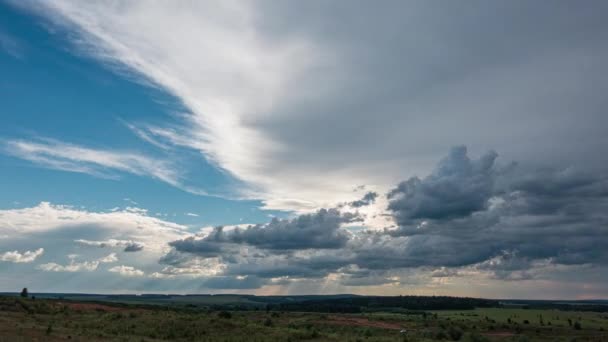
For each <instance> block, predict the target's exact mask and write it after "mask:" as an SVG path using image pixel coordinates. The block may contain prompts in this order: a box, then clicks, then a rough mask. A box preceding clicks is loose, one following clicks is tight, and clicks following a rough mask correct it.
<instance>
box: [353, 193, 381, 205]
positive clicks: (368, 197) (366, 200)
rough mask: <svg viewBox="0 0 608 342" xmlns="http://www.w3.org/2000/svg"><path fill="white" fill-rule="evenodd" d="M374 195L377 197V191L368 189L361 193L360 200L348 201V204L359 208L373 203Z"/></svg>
mask: <svg viewBox="0 0 608 342" xmlns="http://www.w3.org/2000/svg"><path fill="white" fill-rule="evenodd" d="M376 197H378V193H376V192H373V191H370V192H367V193H366V194H365V195H363V198H361V199H360V200H356V201H353V202H350V203H349V204H348V205H350V206H351V207H353V208H361V207H364V206H366V205H370V204H372V203H374V201H376Z"/></svg>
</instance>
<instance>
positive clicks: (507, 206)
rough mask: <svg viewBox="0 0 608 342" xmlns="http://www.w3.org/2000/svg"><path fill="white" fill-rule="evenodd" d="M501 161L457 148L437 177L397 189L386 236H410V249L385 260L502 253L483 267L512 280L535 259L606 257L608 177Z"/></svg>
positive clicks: (448, 259) (450, 261) (464, 260)
mask: <svg viewBox="0 0 608 342" xmlns="http://www.w3.org/2000/svg"><path fill="white" fill-rule="evenodd" d="M495 158H496V155H495V154H494V153H491V154H488V155H486V156H484V157H482V158H480V159H479V160H476V161H471V160H470V159H469V158H468V157H467V156H466V150H464V149H456V150H452V152H451V153H450V156H449V157H448V158H446V159H444V160H443V161H442V162H441V163H440V164H439V166H438V167H437V169H436V170H435V171H434V172H433V174H432V175H431V176H429V177H427V178H425V179H424V180H419V179H417V178H416V179H414V180H412V179H410V180H408V181H406V182H405V183H401V184H400V185H399V186H398V187H397V188H396V189H394V190H393V191H391V193H390V194H389V198H390V199H391V202H390V204H389V210H390V212H391V213H392V215H393V216H394V217H395V220H396V222H397V223H398V225H399V227H398V228H397V229H395V230H387V233H388V234H389V235H392V236H393V237H398V238H404V237H405V238H406V240H404V242H405V243H406V244H407V248H404V249H403V251H402V252H401V253H399V254H396V255H395V257H396V258H397V259H398V260H394V261H393V262H390V261H386V262H385V264H389V263H392V264H400V265H409V266H416V265H419V266H427V265H431V266H464V265H471V264H476V263H482V262H485V261H487V260H490V259H491V258H494V257H499V256H500V257H501V258H502V259H501V260H502V262H498V263H493V264H492V268H489V267H487V266H485V267H484V268H483V269H492V270H495V271H497V272H498V270H501V272H503V276H502V277H506V274H508V273H509V271H513V270H514V269H513V267H514V266H515V265H519V267H522V268H526V267H531V266H530V265H531V263H532V262H533V261H534V260H546V261H547V262H550V263H554V264H605V263H606V262H608V252H606V250H605V248H602V247H601V246H603V245H605V244H606V243H608V191H607V189H608V187H607V184H608V183H607V181H608V180H607V179H606V177H605V176H603V175H600V174H596V175H592V174H588V173H585V172H580V171H577V170H575V169H573V168H567V169H562V170H559V169H547V168H545V169H540V170H529V169H525V168H522V167H521V166H518V165H514V164H511V165H509V166H508V167H506V168H502V169H500V168H497V167H496V165H495V163H494V159H495ZM463 170H464V171H463ZM391 243H394V241H391ZM372 246H373V245H372ZM362 250H365V249H362ZM387 250H389V248H385V249H384V253H386V252H387ZM372 251H373V253H364V254H361V255H360V258H363V260H365V261H366V262H367V263H371V264H372V265H374V266H376V267H380V266H381V265H382V262H381V261H380V260H382V259H383V258H382V257H380V256H379V254H376V253H382V252H383V251H382V250H376V249H375V248H374V247H372ZM513 255H516V256H517V258H515V257H513ZM516 261H517V263H516Z"/></svg>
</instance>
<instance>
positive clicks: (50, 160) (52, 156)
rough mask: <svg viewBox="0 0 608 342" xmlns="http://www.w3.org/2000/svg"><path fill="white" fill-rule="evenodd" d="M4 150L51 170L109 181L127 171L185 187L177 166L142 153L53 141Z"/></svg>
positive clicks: (25, 143) (7, 144)
mask: <svg viewBox="0 0 608 342" xmlns="http://www.w3.org/2000/svg"><path fill="white" fill-rule="evenodd" d="M3 150H4V152H5V153H7V154H10V155H12V156H15V157H18V158H22V159H25V160H29V161H31V162H33V163H36V164H39V165H41V166H43V167H48V168H51V169H58V170H63V171H70V172H80V173H87V174H90V175H93V176H97V177H105V178H117V177H118V174H117V171H118V172H127V173H132V174H135V175H138V176H148V177H152V178H156V179H158V180H160V181H162V182H165V183H168V184H170V185H173V186H176V187H180V188H181V187H182V186H181V183H180V175H179V174H178V172H177V171H176V170H175V167H174V166H172V165H171V164H170V163H168V162H166V161H161V160H158V159H157V158H152V157H148V156H145V155H142V154H139V153H133V152H124V151H112V150H102V149H92V148H87V147H82V146H77V145H72V144H68V143H64V142H60V141H56V140H49V139H44V140H41V141H27V140H9V141H6V142H5V144H4V148H3Z"/></svg>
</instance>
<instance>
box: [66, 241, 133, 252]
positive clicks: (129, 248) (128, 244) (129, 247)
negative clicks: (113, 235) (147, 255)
mask: <svg viewBox="0 0 608 342" xmlns="http://www.w3.org/2000/svg"><path fill="white" fill-rule="evenodd" d="M74 242H76V243H79V244H81V245H84V246H94V247H100V248H107V247H122V248H124V249H123V251H124V252H139V251H141V250H143V249H144V247H145V244H144V243H141V242H136V241H132V240H116V239H109V240H105V241H90V240H84V239H78V240H74Z"/></svg>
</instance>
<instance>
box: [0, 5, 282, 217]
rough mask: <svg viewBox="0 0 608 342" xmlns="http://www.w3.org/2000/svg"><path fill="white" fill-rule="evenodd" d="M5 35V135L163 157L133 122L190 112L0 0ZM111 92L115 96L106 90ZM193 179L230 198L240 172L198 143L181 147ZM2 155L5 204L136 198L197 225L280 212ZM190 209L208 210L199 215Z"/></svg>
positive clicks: (97, 204) (94, 205)
mask: <svg viewBox="0 0 608 342" xmlns="http://www.w3.org/2000/svg"><path fill="white" fill-rule="evenodd" d="M0 32H2V34H3V36H4V37H6V38H5V39H7V40H8V39H10V41H12V42H14V47H13V48H7V49H13V50H14V51H13V50H3V53H2V55H1V56H0V58H1V59H0V61H1V63H0V68H1V69H0V73H1V74H2V75H3V77H2V80H1V81H0V82H1V85H0V86H1V87H2V93H1V95H0V96H1V97H2V103H3V112H4V113H5V115H3V116H2V127H1V128H0V134H1V135H2V137H3V139H21V138H24V139H28V140H40V139H56V140H57V139H58V140H61V141H63V142H69V143H71V144H76V145H85V146H88V147H94V148H100V149H110V150H112V149H118V150H126V151H137V152H138V153H145V154H149V155H151V156H154V158H164V157H165V156H164V155H163V151H162V150H161V151H159V149H158V148H156V147H155V146H154V145H150V144H149V143H146V142H145V141H142V140H141V139H140V138H138V137H137V136H136V135H135V134H133V132H132V131H131V130H130V129H129V127H128V124H129V123H136V122H139V121H142V120H146V122H170V121H171V120H172V116H173V114H174V113H179V112H182V111H184V108H183V106H182V105H181V102H180V101H179V99H176V98H175V97H174V96H171V95H170V94H167V93H166V92H164V91H162V89H158V88H153V87H150V86H146V85H144V84H142V82H137V80H136V79H135V78H133V77H131V78H129V77H125V76H124V75H120V74H117V73H116V72H114V71H113V70H112V68H111V67H109V66H108V65H104V64H102V63H99V61H96V60H94V59H92V58H89V57H88V56H86V55H85V54H84V53H82V52H80V51H78V50H76V48H75V46H74V44H73V43H72V42H71V41H70V40H69V39H68V37H69V32H65V31H62V30H56V31H55V30H53V31H50V30H49V27H48V24H47V23H45V22H44V21H43V20H42V19H40V18H38V17H35V16H33V15H32V14H30V13H24V12H23V11H19V10H15V9H14V8H13V7H11V6H10V5H8V4H6V3H2V26H1V27H0ZM110 98H111V99H113V100H112V101H108V99H110ZM175 154H176V155H178V158H179V159H180V162H181V163H183V164H184V167H185V168H187V169H188V170H189V171H188V172H189V173H190V172H191V173H190V174H189V175H188V177H189V179H190V180H191V181H192V183H193V184H196V185H197V186H199V187H201V188H204V189H206V190H207V191H209V192H216V193H218V194H225V195H226V196H223V197H230V195H231V193H230V192H231V189H230V187H232V186H236V184H237V183H238V181H237V180H235V179H234V178H233V177H231V176H230V175H228V174H227V173H225V172H222V171H220V170H218V168H217V167H214V166H213V165H210V164H209V163H207V162H206V161H205V159H204V158H201V157H200V155H198V154H197V153H196V152H194V151H190V150H185V149H182V150H180V151H177V152H175ZM0 158H1V160H2V165H3V168H2V188H3V189H5V191H3V192H2V194H1V195H0V196H1V197H0V201H1V204H2V207H3V208H13V207H22V206H31V205H36V204H38V203H39V202H40V201H49V202H53V203H61V204H68V205H74V206H86V207H87V208H91V209H94V210H103V209H110V208H114V207H124V206H132V205H133V204H132V203H130V201H127V200H125V199H130V200H132V201H135V202H137V204H138V205H139V206H142V207H144V208H147V209H148V210H150V211H151V212H153V213H161V214H167V215H169V216H171V217H173V218H172V219H173V220H175V221H176V222H182V223H186V224H197V225H217V224H238V223H240V222H241V220H246V222H258V221H266V220H267V219H268V217H267V215H268V214H272V215H276V214H277V213H276V212H273V211H262V210H259V207H260V202H259V201H255V200H244V201H234V200H226V199H224V198H222V197H215V196H200V195H194V194H190V193H188V192H185V191H182V190H179V189H175V188H174V187H172V186H170V185H167V184H163V183H162V182H160V181H157V180H154V179H150V178H146V177H138V176H135V175H130V174H128V173H126V174H125V173H120V174H117V175H116V176H117V177H119V179H103V178H101V179H100V178H96V177H91V176H90V175H88V174H86V173H84V174H83V173H66V172H63V171H57V170H54V169H49V168H41V167H35V165H32V163H31V162H28V161H23V160H20V159H19V158H15V157H13V156H10V155H6V154H2V155H0ZM186 213H195V214H197V215H200V216H199V217H197V218H194V217H192V216H186V215H185V214H186Z"/></svg>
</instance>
